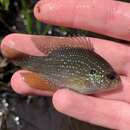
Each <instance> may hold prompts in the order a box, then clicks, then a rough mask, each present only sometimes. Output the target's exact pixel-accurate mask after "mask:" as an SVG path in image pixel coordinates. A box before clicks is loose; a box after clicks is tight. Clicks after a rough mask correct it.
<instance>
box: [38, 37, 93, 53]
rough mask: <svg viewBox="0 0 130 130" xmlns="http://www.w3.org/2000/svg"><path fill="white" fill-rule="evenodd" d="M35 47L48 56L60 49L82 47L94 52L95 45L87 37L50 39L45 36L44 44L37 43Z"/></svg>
mask: <svg viewBox="0 0 130 130" xmlns="http://www.w3.org/2000/svg"><path fill="white" fill-rule="evenodd" d="M35 46H36V47H37V48H38V49H39V50H40V51H41V52H43V54H44V55H48V54H49V53H51V51H52V50H55V49H58V48H60V47H62V48H63V47H80V48H86V49H88V50H90V51H93V50H94V48H93V45H92V43H91V40H90V38H89V37H85V36H78V37H77V36H73V37H52V36H51V37H50V36H45V37H44V38H43V43H41V42H37V43H35Z"/></svg>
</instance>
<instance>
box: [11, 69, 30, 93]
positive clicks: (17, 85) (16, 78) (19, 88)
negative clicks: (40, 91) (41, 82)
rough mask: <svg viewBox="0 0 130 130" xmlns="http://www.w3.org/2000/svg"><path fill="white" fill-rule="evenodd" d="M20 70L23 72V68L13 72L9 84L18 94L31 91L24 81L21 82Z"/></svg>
mask: <svg viewBox="0 0 130 130" xmlns="http://www.w3.org/2000/svg"><path fill="white" fill-rule="evenodd" d="M21 72H23V70H22V71H21V70H20V71H17V72H16V73H14V74H13V76H12V78H11V86H12V88H13V90H14V91H15V92H16V93H18V94H27V93H31V92H32V89H31V88H30V87H29V86H28V85H27V84H26V83H25V82H23V79H22V76H21V74H20V73H21ZM24 72H26V71H24Z"/></svg>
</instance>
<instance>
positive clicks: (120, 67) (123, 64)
mask: <svg viewBox="0 0 130 130" xmlns="http://www.w3.org/2000/svg"><path fill="white" fill-rule="evenodd" d="M99 2H100V4H99ZM129 7H130V4H129V3H123V2H119V1H114V0H80V1H79V0H68V1H65V0H40V1H38V3H37V4H36V6H35V9H34V14H35V16H36V18H37V19H38V20H40V21H42V22H46V23H51V24H55V25H62V26H67V27H73V28H81V29H84V30H85V29H86V30H90V31H93V32H97V33H101V34H104V35H109V36H113V37H115V38H120V39H123V40H127V41H130V8H129ZM54 16H55V17H54ZM32 38H33V39H35V41H37V42H39V44H40V43H41V42H40V41H41V39H44V36H31V35H25V34H24V35H23V34H11V35H8V36H6V37H5V38H4V39H3V41H2V44H1V51H2V52H3V53H4V54H6V48H10V49H16V50H19V51H23V52H25V53H27V54H33V55H42V53H41V52H40V51H39V50H38V49H37V48H36V47H35V46H34V40H32ZM90 40H91V42H92V44H93V46H94V48H95V51H96V52H97V53H98V54H99V55H101V56H102V57H104V58H105V59H106V60H108V61H109V62H110V64H111V65H112V66H113V67H114V69H115V70H116V71H117V72H118V73H119V74H120V76H121V80H122V90H121V91H111V92H109V93H104V94H103V93H102V94H97V95H94V96H88V95H81V94H78V93H75V92H72V91H69V90H65V89H62V90H58V91H56V92H55V93H54V94H53V104H54V106H55V108H56V109H57V110H58V111H59V112H62V113H64V114H66V115H69V116H72V117H75V118H77V119H79V120H83V121H86V122H89V123H93V124H97V125H101V126H104V127H108V128H111V129H116V130H130V69H129V68H130V46H128V45H124V44H119V43H114V42H111V41H107V40H102V39H96V38H90ZM20 43H21V44H20ZM27 44H28V46H29V47H28V48H27ZM23 71H25V70H20V71H18V72H16V73H15V74H14V75H13V77H12V79H11V84H12V88H13V89H14V91H16V92H17V93H20V94H30V93H31V94H36V95H51V94H52V93H50V92H48V91H40V90H37V89H32V88H31V87H30V86H29V85H28V84H26V83H25V82H24V81H23V78H22V77H21V72H23ZM26 72H28V71H26Z"/></svg>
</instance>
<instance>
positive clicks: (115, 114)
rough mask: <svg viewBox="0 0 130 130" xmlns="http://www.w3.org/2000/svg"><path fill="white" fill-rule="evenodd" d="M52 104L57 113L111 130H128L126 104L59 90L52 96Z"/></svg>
mask: <svg viewBox="0 0 130 130" xmlns="http://www.w3.org/2000/svg"><path fill="white" fill-rule="evenodd" d="M53 104H54V106H55V108H56V109H57V110H58V111H60V112H62V113H64V114H67V115H69V116H72V117H74V118H77V119H79V120H83V121H86V122H89V123H93V124H96V125H101V126H104V127H108V128H112V129H118V130H129V129H130V125H129V122H130V111H129V109H130V105H129V104H127V103H123V102H119V101H112V100H103V99H100V98H95V97H90V96H84V95H80V94H77V93H75V92H71V91H68V90H59V91H57V92H56V93H55V94H54V96H53ZM117 122H118V123H117Z"/></svg>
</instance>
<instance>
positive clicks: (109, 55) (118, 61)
mask: <svg viewBox="0 0 130 130" xmlns="http://www.w3.org/2000/svg"><path fill="white" fill-rule="evenodd" d="M70 39H71V38H62V37H60V38H58V37H52V36H36V35H25V34H11V35H8V36H6V37H5V38H4V39H3V41H2V44H1V51H2V53H3V54H4V55H5V56H7V57H10V56H11V55H15V54H13V53H12V52H14V49H15V50H17V51H20V52H23V53H26V54H30V55H39V56H40V55H44V54H45V53H47V52H46V50H47V49H48V48H51V47H55V46H58V45H60V44H75V42H77V41H76V40H74V41H73V42H71V41H72V40H70ZM89 40H90V41H91V43H92V44H93V46H94V50H95V51H96V52H97V53H98V54H99V55H101V56H102V57H104V58H105V59H106V60H107V61H108V62H109V63H110V64H111V65H112V66H113V67H114V69H116V70H117V71H118V72H119V73H123V74H124V73H125V74H128V71H129V69H128V67H129V65H130V63H129V58H130V51H129V50H130V47H129V46H125V45H122V44H117V43H115V42H110V41H107V40H100V39H95V38H90V39H89ZM81 42H82V41H81ZM84 47H86V46H84ZM108 48H110V49H108ZM120 50H121V51H120ZM10 52H11V53H10ZM126 52H127V53H126Z"/></svg>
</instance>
